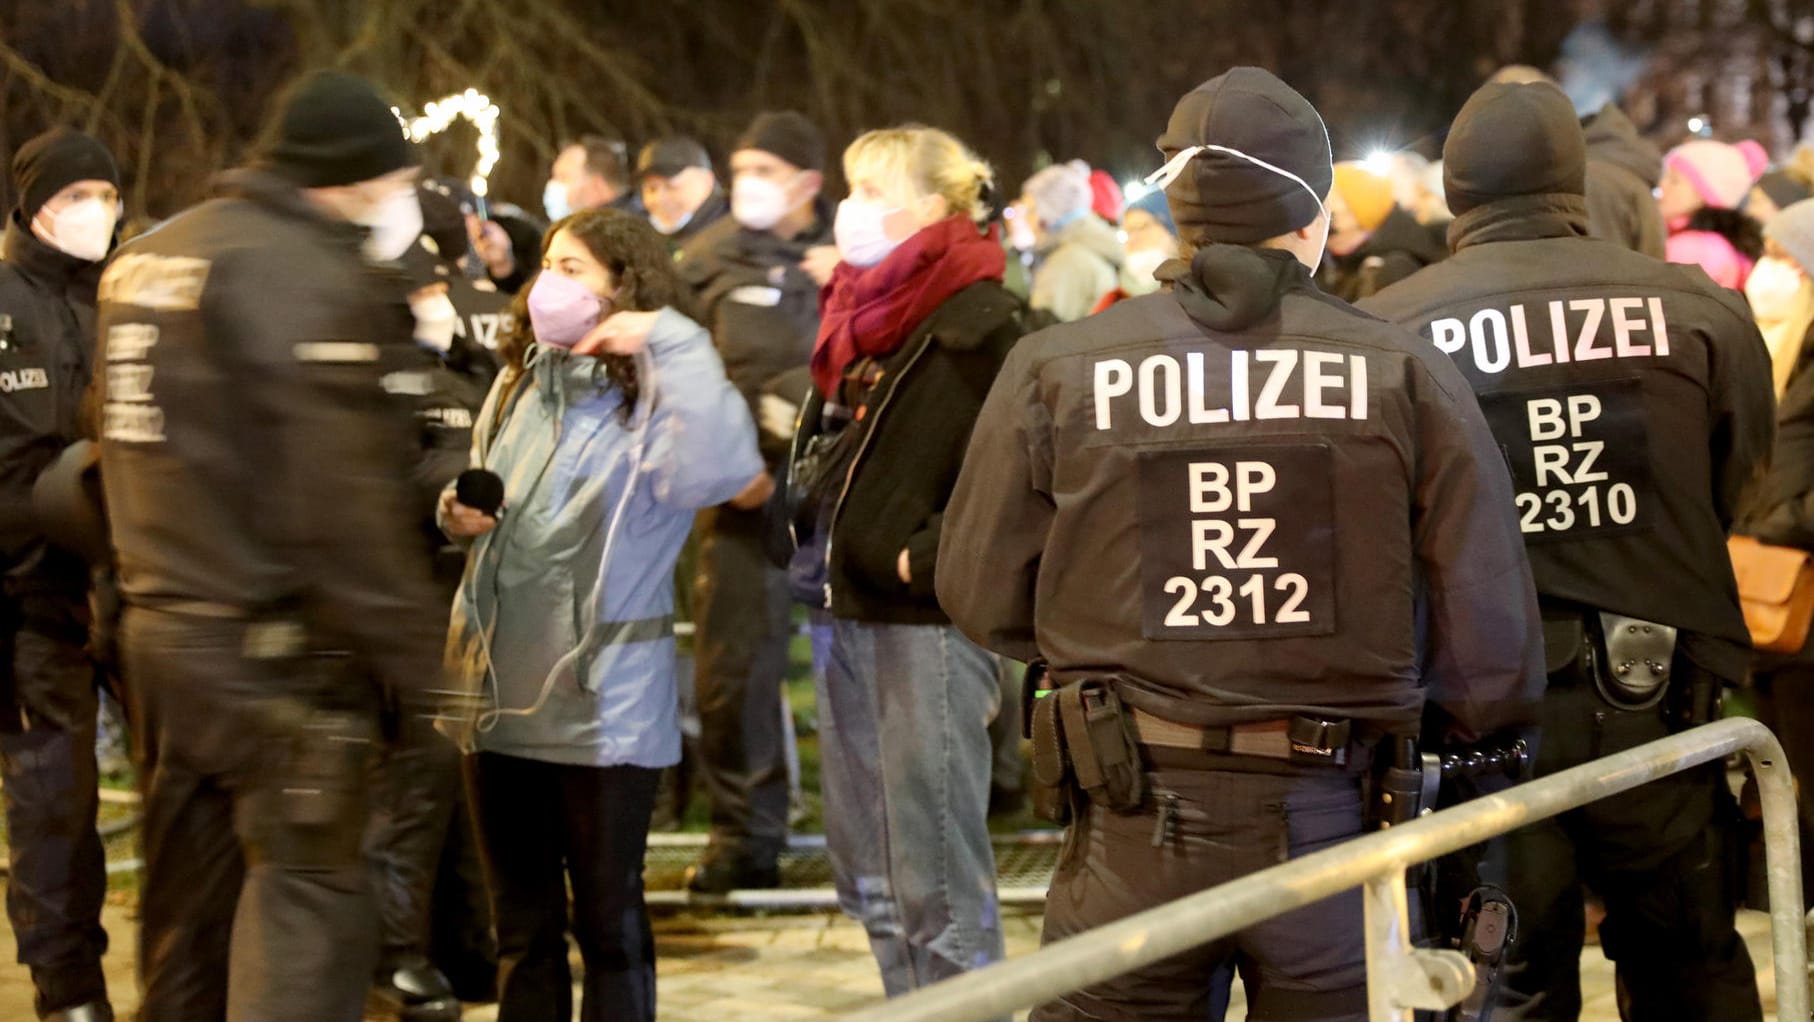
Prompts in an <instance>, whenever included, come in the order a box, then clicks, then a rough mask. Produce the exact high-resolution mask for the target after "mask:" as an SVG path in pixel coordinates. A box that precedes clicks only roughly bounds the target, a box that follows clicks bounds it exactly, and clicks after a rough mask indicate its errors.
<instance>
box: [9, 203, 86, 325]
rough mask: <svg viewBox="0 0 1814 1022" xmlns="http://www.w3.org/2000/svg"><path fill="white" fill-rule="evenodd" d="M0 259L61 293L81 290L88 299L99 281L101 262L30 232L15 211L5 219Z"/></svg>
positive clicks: (29, 228) (43, 285)
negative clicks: (47, 242)
mask: <svg viewBox="0 0 1814 1022" xmlns="http://www.w3.org/2000/svg"><path fill="white" fill-rule="evenodd" d="M0 259H3V260H5V261H6V262H7V263H8V264H10V265H13V266H16V267H18V269H19V272H20V273H21V274H23V275H24V276H26V277H28V278H30V279H31V280H33V281H34V282H36V283H38V284H39V285H40V286H42V287H45V288H47V289H49V290H54V291H57V292H58V293H63V292H65V291H68V290H75V291H85V292H87V294H88V296H89V301H91V302H92V301H93V300H94V291H95V289H96V288H97V287H98V286H99V285H100V282H101V266H102V263H94V262H89V261H88V260H86V259H77V258H76V257H75V256H72V255H70V254H68V253H67V252H64V251H63V250H61V249H59V248H56V247H54V246H52V245H49V244H46V243H45V242H44V241H43V240H42V239H40V238H39V237H38V236H37V235H36V234H33V233H32V229H31V225H30V224H28V223H26V222H25V221H24V220H23V219H22V218H21V217H20V215H19V213H18V211H17V210H15V211H14V212H13V214H12V215H11V216H10V217H8V218H7V221H6V238H5V240H4V241H0Z"/></svg>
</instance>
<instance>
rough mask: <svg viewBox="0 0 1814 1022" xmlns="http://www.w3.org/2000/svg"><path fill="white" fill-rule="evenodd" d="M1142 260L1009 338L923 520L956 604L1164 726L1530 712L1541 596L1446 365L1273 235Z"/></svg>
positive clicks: (1502, 718) (1467, 401) (1514, 720)
mask: <svg viewBox="0 0 1814 1022" xmlns="http://www.w3.org/2000/svg"><path fill="white" fill-rule="evenodd" d="M1162 273H1163V274H1165V275H1167V276H1172V277H1174V278H1175V279H1174V281H1173V289H1172V291H1171V292H1169V293H1167V292H1161V293H1157V294H1153V295H1149V296H1146V297H1143V298H1135V299H1131V300H1129V301H1125V302H1121V303H1120V304H1118V305H1115V306H1114V307H1112V308H1110V309H1108V310H1106V311H1104V312H1102V313H1099V314H1097V315H1096V316H1093V317H1091V318H1089V319H1086V320H1082V321H1080V322H1077V323H1070V324H1066V325H1063V326H1058V327H1053V328H1052V329H1049V330H1046V331H1043V332H1041V333H1038V334H1035V335H1034V336H1032V337H1029V338H1027V339H1026V340H1025V341H1023V342H1021V344H1020V345H1019V346H1018V347H1017V348H1016V349H1015V351H1014V354H1013V355H1012V356H1011V357H1010V358H1009V360H1008V364H1007V366H1005V367H1004V368H1003V370H1002V374H1001V378H1000V379H999V380H998V381H997V383H996V386H995V389H994V390H993V391H992V392H991V393H990V395H989V401H988V404H987V405H986V406H985V407H984V409H983V413H982V416H981V418H979V419H978V420H977V426H976V431H975V438H974V440H973V441H972V443H971V448H970V454H969V457H968V459H967V460H966V462H965V464H964V472H963V477H962V479H961V480H960V481H959V483H958V487H957V492H956V494H955V495H954V496H953V497H952V500H951V506H950V508H949V510H948V511H947V512H946V515H945V541H944V544H943V547H942V549H941V551H940V556H939V577H938V593H939V598H940V600H941V601H942V602H943V603H944V606H945V609H946V610H947V611H949V612H950V614H951V618H952V620H953V621H954V622H955V623H956V624H957V625H958V626H959V627H960V628H962V629H963V630H964V632H965V634H967V635H969V636H970V637H971V638H972V639H974V640H975V641H977V642H978V643H981V644H982V645H984V646H986V647H988V648H990V649H993V650H995V651H996V652H999V653H1002V654H1004V655H1006V656H1009V657H1012V658H1014V659H1017V660H1030V659H1032V658H1034V657H1036V656H1038V657H1043V658H1045V660H1046V661H1047V662H1048V663H1049V664H1050V667H1051V670H1052V673H1053V675H1054V677H1056V678H1058V679H1060V680H1071V679H1076V678H1080V677H1091V676H1094V677H1108V678H1113V679H1115V680H1116V682H1117V688H1118V690H1119V691H1120V693H1121V695H1122V697H1123V698H1124V699H1126V700H1128V701H1130V702H1132V703H1134V704H1135V705H1136V706H1140V707H1142V708H1144V709H1146V710H1148V711H1149V712H1152V713H1156V714H1159V715H1161V716H1163V717H1166V718H1168V719H1171V720H1176V721H1181V722H1187V723H1195V724H1202V725H1223V724H1229V723H1237V722H1242V721H1263V720H1272V719H1277V718H1279V717H1281V716H1288V715H1291V714H1293V713H1310V714H1319V715H1323V716H1330V717H1337V718H1345V719H1351V720H1359V721H1366V722H1371V723H1373V724H1376V725H1379V726H1381V727H1384V728H1387V729H1390V730H1393V731H1400V732H1406V733H1415V732H1416V731H1417V730H1418V729H1419V726H1420V725H1421V724H1422V723H1423V722H1424V717H1423V711H1424V709H1425V700H1426V698H1428V700H1429V701H1430V702H1431V703H1433V704H1434V705H1436V706H1438V707H1440V708H1441V709H1442V710H1443V711H1444V712H1445V713H1446V714H1447V719H1444V720H1441V721H1440V722H1439V724H1438V730H1442V729H1444V728H1445V727H1446V728H1447V729H1449V730H1452V731H1454V732H1455V733H1456V734H1457V735H1459V736H1462V737H1471V736H1479V735H1484V734H1486V733H1488V732H1491V731H1495V730H1498V729H1500V728H1503V727H1508V726H1512V725H1515V724H1521V723H1525V722H1526V721H1528V720H1529V714H1530V711H1531V709H1532V707H1533V705H1534V702H1535V698H1536V695H1537V693H1538V692H1539V691H1540V686H1541V685H1542V681H1543V670H1542V644H1541V639H1540V636H1539V629H1538V619H1537V607H1536V598H1535V596H1534V594H1533V593H1532V589H1531V581H1530V571H1529V568H1528V567H1527V566H1526V563H1525V559H1524V550H1523V544H1522V543H1521V542H1520V541H1519V538H1518V524H1517V520H1516V519H1515V518H1514V516H1513V515H1512V513H1511V509H1510V507H1509V503H1510V501H1511V485H1510V481H1509V480H1508V479H1507V478H1506V472H1505V467H1504V463H1503V462H1502V461H1501V460H1500V458H1499V454H1498V451H1497V450H1496V449H1495V447H1494V445H1493V440H1492V435H1491V434H1490V433H1489V432H1488V431H1487V426H1486V422H1485V420H1484V419H1483V418H1482V417H1481V413H1480V409H1479V406H1478V405H1477V404H1476V403H1475V401H1474V396H1473V394H1472V393H1471V392H1469V390H1468V387H1467V384H1466V382H1465V381H1464V380H1462V378H1461V376H1460V374H1459V373H1457V372H1456V370H1455V367H1454V366H1453V365H1452V364H1450V363H1449V362H1448V360H1447V359H1444V358H1442V357H1440V355H1438V354H1437V353H1436V352H1434V351H1432V350H1430V349H1429V348H1427V347H1426V346H1423V345H1420V344H1418V342H1417V339H1416V338H1415V337H1413V336H1411V335H1410V334H1408V333H1407V332H1405V331H1403V330H1401V329H1399V328H1397V327H1394V326H1392V325H1390V324H1387V323H1382V322H1380V321H1379V320H1376V319H1373V318H1372V317H1370V316H1364V315H1360V314H1358V313H1357V312H1355V310H1354V309H1353V308H1352V307H1351V306H1349V305H1347V304H1345V303H1343V302H1340V301H1338V300H1336V299H1334V298H1331V297H1329V296H1327V295H1325V294H1323V293H1322V292H1320V291H1318V290H1317V289H1316V287H1315V286H1314V285H1313V284H1312V283H1311V280H1310V276H1309V274H1308V272H1307V271H1306V270H1305V269H1304V267H1303V265H1302V264H1300V263H1299V262H1298V261H1297V260H1296V259H1295V258H1294V257H1292V256H1291V255H1290V254H1289V253H1286V252H1278V251H1268V250H1261V249H1250V248H1242V247H1236V246H1232V245H1212V246H1210V247H1208V248H1205V249H1202V250H1200V251H1199V252H1198V253H1197V254H1196V256H1195V257H1194V259H1193V260H1192V262H1191V263H1190V264H1189V265H1188V267H1187V266H1186V265H1185V264H1184V263H1181V262H1174V263H1170V264H1167V266H1166V267H1165V268H1162Z"/></svg>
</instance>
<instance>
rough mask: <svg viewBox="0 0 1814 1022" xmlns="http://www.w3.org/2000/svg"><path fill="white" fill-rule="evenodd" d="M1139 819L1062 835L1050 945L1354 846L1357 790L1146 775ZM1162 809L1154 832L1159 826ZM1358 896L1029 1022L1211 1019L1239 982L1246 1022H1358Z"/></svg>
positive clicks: (1362, 959)
mask: <svg viewBox="0 0 1814 1022" xmlns="http://www.w3.org/2000/svg"><path fill="white" fill-rule="evenodd" d="M1147 780H1148V782H1149V794H1148V796H1147V801H1146V804H1145V805H1144V806H1142V807H1141V808H1140V809H1139V810H1137V811H1135V812H1130V813H1116V812H1112V811H1110V810H1107V809H1104V808H1102V807H1100V806H1096V805H1090V806H1089V807H1088V808H1087V810H1086V811H1085V813H1084V815H1083V817H1082V818H1081V819H1080V820H1079V821H1077V822H1075V823H1073V824H1072V825H1071V827H1070V829H1069V830H1068V831H1067V832H1066V834H1065V845H1064V851H1063V852H1062V853H1061V858H1060V860H1059V866H1058V871H1057V873H1056V874H1054V876H1053V877H1052V888H1051V891H1050V892H1049V893H1048V894H1047V896H1046V921H1045V933H1044V936H1043V938H1042V943H1046V944H1050V943H1052V942H1054V941H1058V940H1063V939H1064V938H1066V937H1071V936H1074V935H1076V934H1079V933H1082V932H1084V931H1085V930H1089V929H1093V928H1095V927H1098V926H1102V925H1104V924H1106V923H1111V922H1114V921H1116V920H1118V919H1122V918H1124V917H1126V916H1130V915H1133V914H1134V913H1136V912H1140V911H1144V910H1146V909H1149V908H1155V907H1157V906H1159V905H1162V904H1164V903H1165V902H1168V901H1172V900H1175V899H1177V898H1182V897H1184V896H1186V895H1190V894H1194V893H1196V892H1198V891H1201V890H1204V889H1206V888H1209V887H1214V886H1216V885H1217V884H1222V883H1227V882H1228V881H1231V880H1236V879H1239V878H1240V877H1243V876H1246V875H1248V874H1250V873H1255V872H1258V871H1260V870H1263V869H1266V868H1268V867H1270V866H1275V865H1278V864H1279V863H1281V862H1285V861H1287V860H1289V859H1295V858H1299V857H1301V856H1305V855H1309V854H1311V853H1312V852H1318V851H1321V850H1323V849H1325V848H1328V847H1330V846H1332V845H1335V844H1338V843H1340V842H1342V841H1346V840H1349V839H1351V838H1354V837H1358V836H1359V835H1360V833H1361V795H1360V780H1359V778H1358V777H1356V776H1354V775H1352V774H1348V773H1344V772H1342V771H1340V770H1333V769H1328V768H1305V769H1303V770H1301V771H1297V772H1294V773H1284V772H1281V773H1280V774H1278V775H1274V774H1261V773H1239V772H1233V771H1227V770H1204V769H1194V770H1193V769H1160V770H1156V771H1153V772H1150V773H1148V775H1147ZM1167 805H1169V806H1170V809H1169V812H1170V814H1171V820H1172V822H1171V823H1170V825H1169V826H1166V825H1164V823H1163V821H1162V820H1161V819H1160V813H1161V812H1162V811H1165V810H1163V809H1162V807H1164V806H1167ZM1362 925H1363V922H1362V908H1361V895H1360V891H1359V890H1353V891H1348V892H1346V893H1343V894H1339V895H1336V896H1335V897H1333V898H1329V899H1328V900H1326V901H1322V902H1318V903H1317V904H1315V905H1312V906H1310V907H1308V908H1303V909H1299V910H1298V911H1296V912H1291V913H1288V914H1286V915H1282V916H1279V917H1277V918H1275V919H1270V920H1267V921H1266V922H1263V923H1260V924H1259V925H1257V926H1254V927H1251V928H1250V929H1247V930H1243V931H1242V932H1240V933H1237V934H1235V935H1233V936H1231V937H1226V938H1223V939H1222V940H1218V941H1214V942H1212V943H1209V944H1206V945H1204V946H1202V947H1200V948H1197V949H1195V950H1192V951H1187V952H1185V953H1183V954H1180V955H1176V956H1174V957H1172V958H1168V959H1166V960H1165V961H1163V962H1160V963H1158V964H1157V965H1152V966H1149V967H1147V968H1144V969H1140V970H1137V971H1135V972H1131V973H1128V974H1126V975H1124V976H1120V977H1117V978H1115V979H1112V980H1109V981H1108V982H1106V983H1102V984H1099V985H1097V986H1093V987H1090V988H1088V989H1085V990H1082V991H1080V992H1077V993H1074V994H1070V995H1068V996H1065V997H1062V998H1060V999H1059V1000H1058V1001H1056V1002H1053V1003H1051V1004H1045V1005H1041V1006H1040V1007H1038V1008H1036V1009H1034V1012H1033V1016H1032V1017H1033V1020H1034V1022H1083V1020H1086V1019H1088V1020H1112V1022H1120V1020H1127V1022H1133V1020H1136V1019H1138V1020H1154V1022H1203V1020H1204V1019H1209V1018H1220V1017H1221V1011H1222V1009H1223V1008H1225V1007H1226V1005H1227V1003H1228V985H1229V983H1230V982H1231V980H1232V979H1233V974H1234V973H1235V972H1239V973H1240V975H1241V982H1242V985H1243V986H1244V987H1245V988H1246V990H1247V995H1248V1005H1249V1007H1248V1015H1247V1017H1248V1018H1250V1019H1254V1020H1255V1022H1282V1020H1292V1022H1310V1020H1317V1022H1323V1020H1329V1022H1334V1020H1344V1022H1346V1020H1355V1022H1360V1020H1364V1019H1365V1018H1366V1017H1367V968H1366V952H1365V947H1364V943H1363V940H1362Z"/></svg>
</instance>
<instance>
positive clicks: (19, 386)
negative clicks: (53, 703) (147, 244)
mask: <svg viewBox="0 0 1814 1022" xmlns="http://www.w3.org/2000/svg"><path fill="white" fill-rule="evenodd" d="M100 279H101V264H99V263H92V262H89V261H87V260H85V259H77V258H75V257H73V256H70V255H66V254H64V253H63V252H60V251H58V250H57V249H55V248H52V247H51V246H49V245H47V244H45V243H44V242H43V241H41V240H39V239H38V237H37V236H36V235H34V234H32V232H31V228H30V227H29V226H27V225H26V224H25V223H24V222H23V221H22V220H20V219H19V216H18V214H16V213H15V214H14V215H13V216H12V217H10V218H9V219H8V221H7V228H6V238H5V241H4V242H3V243H0V569H3V570H5V571H7V572H9V573H10V575H11V578H10V580H9V582H8V585H9V587H10V588H11V589H12V590H13V591H14V592H24V591H34V592H55V593H57V594H60V595H64V596H70V597H74V598H78V599H79V598H80V597H81V596H82V594H83V593H84V592H86V590H87V588H88V568H87V567H86V566H85V565H84V564H83V562H82V560H81V559H80V558H78V557H76V556H74V555H73V554H71V553H69V552H68V551H66V550H63V549H61V548H59V547H54V546H51V545H49V544H47V543H46V542H45V539H44V535H43V531H42V529H41V527H40V526H39V524H38V523H37V520H36V518H35V516H34V515H33V514H32V511H31V506H32V505H31V493H32V486H33V485H34V484H35V483H36V482H37V479H38V475H39V473H41V472H43V471H44V469H45V468H46V467H47V466H49V465H50V464H51V462H53V461H55V460H56V459H57V457H58V456H59V455H60V454H62V453H63V450H64V448H66V447H68V446H69V445H70V444H72V443H75V442H76V441H77V440H80V439H82V438H83V437H84V436H85V435H86V430H85V429H84V428H83V414H82V413H83V396H84V394H85V392H86V391H87V389H88V384H89V380H90V378H91V376H92V372H93V369H92V367H93V364H94V343H95V288H96V287H97V285H98V284H99V282H100Z"/></svg>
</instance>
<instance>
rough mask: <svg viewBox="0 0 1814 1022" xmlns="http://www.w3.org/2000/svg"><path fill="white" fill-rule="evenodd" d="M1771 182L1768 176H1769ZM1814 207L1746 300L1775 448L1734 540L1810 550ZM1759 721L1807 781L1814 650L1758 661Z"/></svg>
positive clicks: (1809, 803)
mask: <svg viewBox="0 0 1814 1022" xmlns="http://www.w3.org/2000/svg"><path fill="white" fill-rule="evenodd" d="M1766 177H1768V175H1766ZM1810 268H1814V201H1810V200H1808V199H1803V200H1801V201H1800V202H1794V203H1791V204H1789V205H1788V206H1785V207H1784V208H1783V209H1781V210H1780V211H1779V212H1778V213H1777V214H1776V215H1775V216H1773V217H1772V218H1771V220H1770V222H1769V223H1768V224H1766V225H1765V226H1764V257H1763V258H1762V259H1760V260H1758V263H1757V267H1756V269H1754V270H1752V271H1751V279H1750V280H1749V281H1747V282H1746V283H1745V297H1746V298H1748V299H1749V300H1750V302H1751V312H1752V314H1753V315H1754V316H1756V317H1757V325H1758V328H1759V329H1760V330H1762V331H1763V335H1764V343H1765V344H1766V345H1767V346H1768V347H1769V349H1770V365H1771V367H1772V370H1773V375H1774V377H1775V384H1776V447H1775V452H1774V456H1773V457H1772V458H1771V459H1770V468H1769V470H1768V472H1766V473H1765V475H1764V478H1763V480H1762V481H1761V482H1760V483H1759V485H1758V487H1757V489H1756V490H1755V491H1754V492H1753V494H1752V496H1751V499H1749V500H1748V501H1747V502H1746V504H1745V508H1744V510H1743V512H1742V513H1741V514H1740V516H1739V520H1738V523H1737V524H1736V525H1734V526H1733V530H1732V531H1733V532H1734V534H1736V535H1741V536H1750V537H1752V538H1754V539H1757V540H1759V541H1760V542H1763V543H1769V544H1771V545H1773V546H1783V547H1789V548H1791V549H1795V550H1803V551H1809V552H1814V344H1810V343H1809V335H1810V333H1814V280H1811V279H1810V276H1809V274H1810V272H1814V271H1811V269H1810ZM1751 681H1752V685H1753V686H1754V687H1755V689H1756V693H1757V700H1758V706H1757V708H1758V719H1760V720H1762V721H1763V722H1764V723H1765V724H1767V725H1769V727H1770V730H1772V731H1774V732H1776V735H1777V737H1778V738H1780V739H1782V743H1783V751H1784V753H1785V754H1786V755H1787V756H1788V760H1789V770H1790V773H1792V774H1793V775H1794V776H1795V777H1797V778H1806V777H1814V688H1811V687H1810V682H1814V644H1806V643H1805V644H1803V646H1802V648H1801V649H1799V650H1795V651H1793V652H1790V653H1763V652H1760V653H1758V654H1757V657H1756V661H1755V664H1754V666H1753V669H1752V674H1751ZM1796 795H1797V799H1798V801H1799V802H1800V804H1801V833H1802V842H1803V847H1814V845H1810V842H1814V786H1811V785H1808V784H1806V783H1802V784H1798V785H1797V790H1796ZM1810 883H1814V858H1810V857H1809V856H1803V857H1802V884H1803V889H1810V888H1809V887H1808V885H1809V884H1810Z"/></svg>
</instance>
